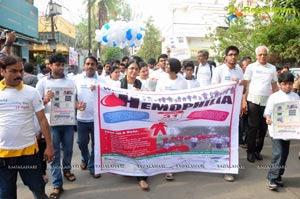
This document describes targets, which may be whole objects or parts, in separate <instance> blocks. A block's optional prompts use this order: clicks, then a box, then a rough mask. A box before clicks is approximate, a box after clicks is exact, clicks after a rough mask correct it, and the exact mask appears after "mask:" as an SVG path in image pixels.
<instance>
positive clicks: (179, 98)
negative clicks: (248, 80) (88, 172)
mask: <svg viewBox="0 0 300 199" xmlns="http://www.w3.org/2000/svg"><path fill="white" fill-rule="evenodd" d="M242 91H243V87H242V86H239V85H238V84H236V82H230V83H224V84H217V85H213V86H210V87H205V88H195V89H189V90H182V91H170V92H162V93H159V92H155V93H154V92H141V91H130V90H124V89H115V88H114V89H112V88H109V87H106V86H105V85H98V86H97V89H96V90H95V98H97V100H95V106H94V107H95V109H97V110H96V111H95V172H96V173H107V172H110V173H116V174H121V175H129V176H151V175H156V174H159V173H167V172H183V171H197V172H213V173H234V174H236V173H238V167H239V166H238V123H239V113H240V106H241V98H242Z"/></svg>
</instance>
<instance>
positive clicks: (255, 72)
mask: <svg viewBox="0 0 300 199" xmlns="http://www.w3.org/2000/svg"><path fill="white" fill-rule="evenodd" d="M268 51H269V50H268V48H267V47H266V46H258V47H257V48H256V49H255V53H256V59H257V60H256V62H254V63H252V64H249V65H248V67H247V69H246V72H245V74H244V79H245V80H246V90H247V102H248V125H249V130H248V137H247V145H248V151H247V160H248V161H249V162H255V159H257V160H262V159H263V157H262V155H261V154H260V152H261V150H262V148H263V145H264V139H265V135H266V131H267V124H266V121H265V118H264V117H263V113H264V110H265V107H266V104H267V101H268V98H269V96H270V93H271V92H270V88H271V87H272V92H273V93H274V92H276V91H278V86H277V73H276V67H275V66H273V65H272V64H269V63H267V57H268ZM244 100H246V99H244ZM243 104H247V103H246V101H244V103H243Z"/></svg>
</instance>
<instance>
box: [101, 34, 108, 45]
mask: <svg viewBox="0 0 300 199" xmlns="http://www.w3.org/2000/svg"><path fill="white" fill-rule="evenodd" d="M102 41H104V42H106V43H107V42H108V39H107V35H105V36H103V37H102Z"/></svg>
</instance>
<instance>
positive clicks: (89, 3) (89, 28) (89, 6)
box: [88, 0, 92, 56]
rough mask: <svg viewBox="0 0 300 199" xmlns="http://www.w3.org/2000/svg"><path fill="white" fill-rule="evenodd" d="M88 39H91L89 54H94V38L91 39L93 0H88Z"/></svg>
mask: <svg viewBox="0 0 300 199" xmlns="http://www.w3.org/2000/svg"><path fill="white" fill-rule="evenodd" d="M88 40H89V56H90V55H92V53H91V48H92V41H91V40H92V39H91V0H88Z"/></svg>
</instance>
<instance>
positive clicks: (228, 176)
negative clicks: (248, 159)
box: [224, 174, 235, 182]
mask: <svg viewBox="0 0 300 199" xmlns="http://www.w3.org/2000/svg"><path fill="white" fill-rule="evenodd" d="M224 180H226V181H227V182H234V180H235V178H234V175H232V174H225V175H224Z"/></svg>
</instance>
